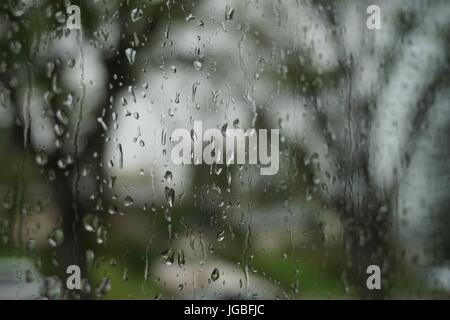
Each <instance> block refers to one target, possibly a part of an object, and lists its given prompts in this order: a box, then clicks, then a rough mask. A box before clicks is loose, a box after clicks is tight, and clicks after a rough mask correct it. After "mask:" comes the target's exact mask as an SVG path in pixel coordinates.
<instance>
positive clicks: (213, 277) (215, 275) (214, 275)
mask: <svg viewBox="0 0 450 320" xmlns="http://www.w3.org/2000/svg"><path fill="white" fill-rule="evenodd" d="M219 276H220V273H219V269H217V268H214V270H213V272H212V273H211V280H212V281H216V280H217V279H219Z"/></svg>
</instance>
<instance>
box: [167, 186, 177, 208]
mask: <svg viewBox="0 0 450 320" xmlns="http://www.w3.org/2000/svg"><path fill="white" fill-rule="evenodd" d="M165 194H166V200H167V202H168V203H169V206H170V207H173V201H174V199H175V190H174V189H172V188H169V187H166V188H165Z"/></svg>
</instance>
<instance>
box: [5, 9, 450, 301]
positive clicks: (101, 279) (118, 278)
mask: <svg viewBox="0 0 450 320" xmlns="http://www.w3.org/2000/svg"><path fill="white" fill-rule="evenodd" d="M71 4H72V5H77V6H79V8H80V17H81V28H80V29H78V30H77V29H72V30H71V29H68V28H67V27H66V21H67V18H68V14H67V11H66V9H67V8H68V7H69V6H70V5H71ZM372 4H376V5H378V6H379V7H380V14H381V15H380V16H381V29H380V30H369V29H368V28H367V26H366V20H367V18H368V17H369V14H368V13H367V12H366V9H367V7H368V6H369V5H372ZM449 40H450V2H448V1H445V0H442V1H440V0H428V1H427V0H421V1H419V0H404V1H402V0H394V1H393V0H389V1H387V0H386V1H381V0H378V1H376V0H374V1H359V0H358V1H357V0H352V1H328V0H286V1H284V0H283V1H264V0H225V1H224V0H203V1H201V0H196V1H188V0H186V1H183V0H166V1H158V0H142V1H138V0H108V1H106V0H86V1H75V0H74V1H59V0H52V1H50V0H47V1H46V0H5V1H2V3H1V4H0V166H1V170H0V204H1V206H0V298H2V299H65V298H69V299H230V298H232V299H312V298H314V299H370V298H387V299H389V298H444V299H445V298H449V297H450V265H449V259H450V233H449V227H450V216H449V212H448V210H449V209H450V150H449V149H448V141H449V139H450V76H449V75H450V73H449V71H450V70H449V69H450V68H449V61H450V57H449V53H450V51H449V44H450V41H449ZM195 120H201V121H203V127H204V128H218V129H221V130H223V131H224V130H226V128H243V129H249V128H257V129H264V128H265V129H279V130H280V170H279V172H278V174H277V175H273V176H261V175H260V168H259V167H258V166H257V165H229V166H227V165H218V164H215V165H212V166H210V165H174V164H173V163H172V161H171V158H170V154H171V149H172V147H173V145H174V143H173V142H172V141H171V139H170V135H171V133H172V131H173V130H174V129H176V128H186V129H188V130H190V129H192V127H193V122H194V121H195ZM72 264H76V265H78V266H80V268H81V276H82V278H83V280H82V288H81V289H80V290H67V288H66V279H67V276H68V275H67V273H66V269H67V267H68V266H69V265H72ZM372 264H376V265H378V266H380V268H381V270H382V275H381V279H382V289H381V290H368V289H367V287H366V279H367V277H368V276H369V275H368V274H367V273H366V269H367V267H368V266H369V265H372Z"/></svg>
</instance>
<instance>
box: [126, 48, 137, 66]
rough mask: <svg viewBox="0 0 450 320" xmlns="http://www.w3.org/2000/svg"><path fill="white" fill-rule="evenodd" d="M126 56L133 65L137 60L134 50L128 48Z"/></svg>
mask: <svg viewBox="0 0 450 320" xmlns="http://www.w3.org/2000/svg"><path fill="white" fill-rule="evenodd" d="M125 55H126V56H127V59H128V62H129V63H130V64H131V65H133V64H134V61H135V59H136V50H134V49H133V48H128V49H126V50H125Z"/></svg>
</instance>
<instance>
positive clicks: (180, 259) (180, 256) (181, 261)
mask: <svg viewBox="0 0 450 320" xmlns="http://www.w3.org/2000/svg"><path fill="white" fill-rule="evenodd" d="M185 263H186V257H185V256H184V251H183V250H178V266H179V267H180V268H182V267H183V266H184V265H185Z"/></svg>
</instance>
